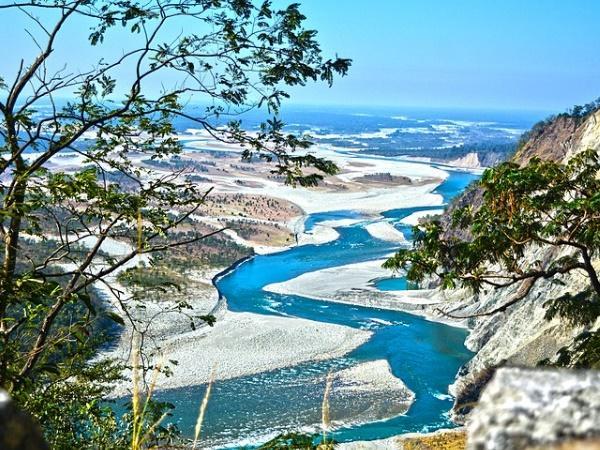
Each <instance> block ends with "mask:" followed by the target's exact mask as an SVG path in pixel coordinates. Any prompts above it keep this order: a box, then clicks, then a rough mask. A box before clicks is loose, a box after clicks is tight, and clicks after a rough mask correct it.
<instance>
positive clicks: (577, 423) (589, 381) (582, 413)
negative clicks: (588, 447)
mask: <svg viewBox="0 0 600 450" xmlns="http://www.w3.org/2000/svg"><path fill="white" fill-rule="evenodd" d="M467 432H468V438H467V442H468V449H469V450H520V449H527V448H550V447H553V446H555V445H560V444H561V443H564V442H569V441H572V440H582V439H590V438H598V437H600V372H597V371H570V370H540V369H538V370H534V369H516V368H510V369H509V368H501V369H498V370H497V371H496V374H495V375H494V378H493V379H492V380H491V381H490V382H489V383H488V385H487V387H486V388H485V389H484V391H483V393H482V394H481V398H480V400H479V403H478V405H477V406H476V407H475V409H474V411H473V412H472V413H471V415H470V417H469V421H468V423H467Z"/></svg>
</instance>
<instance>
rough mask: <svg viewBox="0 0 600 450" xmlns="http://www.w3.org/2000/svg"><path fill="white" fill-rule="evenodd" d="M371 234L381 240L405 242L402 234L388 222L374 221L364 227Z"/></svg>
mask: <svg viewBox="0 0 600 450" xmlns="http://www.w3.org/2000/svg"><path fill="white" fill-rule="evenodd" d="M365 229H366V230H367V231H368V232H369V234H370V235H371V236H373V237H374V238H376V239H381V240H382V241H389V242H407V241H406V238H405V237H404V234H402V232H401V231H400V230H397V229H396V228H395V227H394V225H392V224H391V223H389V222H383V221H381V222H374V223H370V224H369V225H367V226H366V227H365Z"/></svg>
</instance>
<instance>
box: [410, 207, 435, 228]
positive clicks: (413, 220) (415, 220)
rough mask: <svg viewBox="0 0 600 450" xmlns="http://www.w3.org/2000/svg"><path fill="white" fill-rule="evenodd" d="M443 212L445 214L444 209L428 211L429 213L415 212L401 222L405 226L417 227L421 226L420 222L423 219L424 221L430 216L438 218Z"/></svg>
mask: <svg viewBox="0 0 600 450" xmlns="http://www.w3.org/2000/svg"><path fill="white" fill-rule="evenodd" d="M443 212H444V210H443V209H428V210H427V211H415V212H414V213H412V214H411V215H410V216H408V217H405V218H404V219H402V220H401V221H400V223H403V224H405V225H412V226H415V225H418V224H419V221H420V220H421V219H424V218H425V217H428V216H437V215H440V214H442V213H443Z"/></svg>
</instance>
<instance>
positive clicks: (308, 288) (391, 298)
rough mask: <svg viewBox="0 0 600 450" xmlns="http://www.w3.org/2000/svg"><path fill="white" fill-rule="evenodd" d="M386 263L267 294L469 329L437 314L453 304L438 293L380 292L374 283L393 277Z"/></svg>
mask: <svg viewBox="0 0 600 450" xmlns="http://www.w3.org/2000/svg"><path fill="white" fill-rule="evenodd" d="M384 261H385V260H376V261H367V262H362V263H356V264H348V265H345V266H338V267H332V268H328V269H322V270H317V271H314V272H309V273H305V274H302V275H300V276H298V277H296V278H292V279H291V280H288V281H284V282H282V283H273V284H269V285H267V286H265V287H264V290H265V291H268V292H275V293H279V294H283V295H299V296H303V297H310V298H316V299H318V300H325V301H331V302H336V303H345V304H350V305H358V306H366V307H371V308H382V309H390V310H393V311H405V312H410V313H411V314H416V315H419V316H423V317H424V318H426V319H428V320H432V321H435V322H442V323H447V324H449V325H453V326H459V327H466V326H467V323H466V321H464V320H456V319H452V318H450V317H447V316H444V315H442V314H440V313H439V312H437V311H436V310H437V308H438V306H441V305H442V304H445V303H446V302H447V301H451V299H447V298H446V297H445V296H441V295H439V294H437V291H436V290H429V289H421V290H401V291H380V290H378V289H377V288H376V287H375V286H374V284H373V283H374V281H376V280H378V279H381V278H389V277H390V276H392V273H391V272H390V271H389V270H387V269H384V268H383V267H381V264H383V262H384Z"/></svg>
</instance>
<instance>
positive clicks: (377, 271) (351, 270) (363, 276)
mask: <svg viewBox="0 0 600 450" xmlns="http://www.w3.org/2000/svg"><path fill="white" fill-rule="evenodd" d="M384 261H385V260H375V261H367V262H361V263H355V264H348V265H345V266H337V267H330V268H327V269H322V270H316V271H314V272H308V273H304V274H302V275H300V276H298V277H296V278H292V279H291V280H288V281H284V282H281V283H272V284H268V285H267V286H265V287H264V288H263V289H264V290H265V291H268V292H274V293H277V294H285V295H300V296H303V297H312V298H318V299H322V300H334V299H335V298H336V297H338V294H343V293H345V292H350V291H352V290H355V289H358V288H362V289H370V285H371V282H372V281H373V280H376V279H378V278H383V277H389V276H390V275H391V272H390V271H389V270H387V269H384V268H383V267H381V265H382V264H383V262H384ZM373 289H374V288H373Z"/></svg>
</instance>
